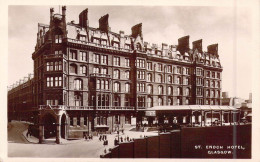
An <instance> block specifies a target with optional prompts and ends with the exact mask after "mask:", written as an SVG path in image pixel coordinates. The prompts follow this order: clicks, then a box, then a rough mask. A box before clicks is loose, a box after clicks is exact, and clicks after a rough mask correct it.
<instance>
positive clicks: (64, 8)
mask: <svg viewBox="0 0 260 162" xmlns="http://www.w3.org/2000/svg"><path fill="white" fill-rule="evenodd" d="M62 18H63V19H65V18H66V6H62Z"/></svg>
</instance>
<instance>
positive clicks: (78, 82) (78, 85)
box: [74, 79, 83, 90]
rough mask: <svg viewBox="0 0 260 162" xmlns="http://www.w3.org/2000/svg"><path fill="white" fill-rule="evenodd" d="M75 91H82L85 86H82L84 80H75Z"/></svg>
mask: <svg viewBox="0 0 260 162" xmlns="http://www.w3.org/2000/svg"><path fill="white" fill-rule="evenodd" d="M74 89H75V90H82V89H83V85H82V80H81V79H75V80H74Z"/></svg>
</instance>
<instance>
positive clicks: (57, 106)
mask: <svg viewBox="0 0 260 162" xmlns="http://www.w3.org/2000/svg"><path fill="white" fill-rule="evenodd" d="M47 108H50V109H65V105H40V106H39V109H40V110H42V109H47Z"/></svg>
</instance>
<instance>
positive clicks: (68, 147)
mask: <svg viewBox="0 0 260 162" xmlns="http://www.w3.org/2000/svg"><path fill="white" fill-rule="evenodd" d="M28 125H29V123H26V122H20V121H12V122H11V123H8V156H9V157H75V158H80V157H85V158H99V157H100V155H102V154H104V150H106V152H108V150H109V148H113V147H114V139H115V138H118V135H117V134H116V133H112V134H107V140H108V145H107V146H104V145H103V141H99V137H97V136H94V137H93V140H85V139H79V140H64V139H62V140H61V144H56V143H55V138H51V139H47V140H45V142H44V144H38V139H37V138H35V137H33V136H31V137H30V136H28V137H27V136H26V133H27V128H28ZM132 128H133V127H129V128H127V129H125V131H124V134H122V132H120V135H119V136H120V137H121V136H122V137H123V139H124V138H125V137H127V136H129V138H143V137H144V135H145V136H154V135H157V134H158V133H156V132H136V131H129V130H130V129H132Z"/></svg>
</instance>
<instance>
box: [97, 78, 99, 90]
mask: <svg viewBox="0 0 260 162" xmlns="http://www.w3.org/2000/svg"><path fill="white" fill-rule="evenodd" d="M97 89H100V80H99V79H98V80H97Z"/></svg>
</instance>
